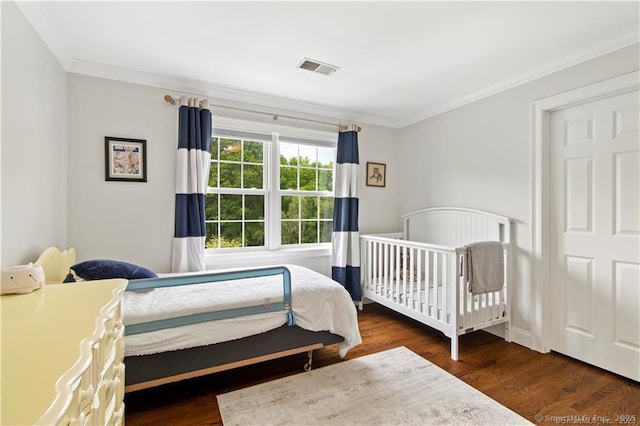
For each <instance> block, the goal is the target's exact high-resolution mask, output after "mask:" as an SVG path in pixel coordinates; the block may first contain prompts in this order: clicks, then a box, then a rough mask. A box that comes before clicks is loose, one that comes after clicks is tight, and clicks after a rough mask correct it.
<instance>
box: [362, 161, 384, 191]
mask: <svg viewBox="0 0 640 426" xmlns="http://www.w3.org/2000/svg"><path fill="white" fill-rule="evenodd" d="M386 181H387V165H386V164H385V163H371V162H368V161H367V180H366V182H367V186H378V187H381V188H384V187H385V185H386V183H387V182H386Z"/></svg>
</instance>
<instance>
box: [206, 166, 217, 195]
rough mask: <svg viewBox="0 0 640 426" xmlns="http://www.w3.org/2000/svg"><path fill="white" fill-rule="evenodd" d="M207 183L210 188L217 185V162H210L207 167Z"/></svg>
mask: <svg viewBox="0 0 640 426" xmlns="http://www.w3.org/2000/svg"><path fill="white" fill-rule="evenodd" d="M208 185H209V186H210V187H211V188H217V187H218V163H216V162H213V161H212V162H211V166H210V168H209V183H208Z"/></svg>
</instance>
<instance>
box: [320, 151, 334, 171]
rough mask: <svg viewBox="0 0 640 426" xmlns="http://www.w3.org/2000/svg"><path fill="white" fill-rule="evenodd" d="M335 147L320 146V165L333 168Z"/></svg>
mask: <svg viewBox="0 0 640 426" xmlns="http://www.w3.org/2000/svg"><path fill="white" fill-rule="evenodd" d="M333 152H334V150H333V148H318V167H321V168H325V169H333Z"/></svg>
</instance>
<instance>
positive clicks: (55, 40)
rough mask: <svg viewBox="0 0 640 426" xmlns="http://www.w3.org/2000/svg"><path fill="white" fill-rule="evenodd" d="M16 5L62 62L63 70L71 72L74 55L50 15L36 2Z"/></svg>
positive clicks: (24, 2)
mask: <svg viewBox="0 0 640 426" xmlns="http://www.w3.org/2000/svg"><path fill="white" fill-rule="evenodd" d="M14 4H15V5H16V6H18V9H20V11H21V12H22V14H23V15H24V16H25V18H27V21H29V22H30V23H31V26H32V27H33V28H34V30H35V31H36V32H37V33H38V35H39V36H40V38H41V39H42V40H43V41H44V43H45V44H46V45H47V47H48V48H49V50H50V51H51V53H53V56H55V58H56V59H57V60H58V62H60V65H62V68H64V69H65V71H69V68H71V64H72V62H73V55H72V54H71V52H70V51H69V47H68V45H67V43H66V42H65V41H64V38H63V37H62V35H61V34H60V31H59V30H58V29H57V28H56V26H55V25H54V24H53V22H52V21H51V19H50V18H49V15H47V14H46V13H45V11H44V10H43V9H42V7H41V6H40V5H38V3H36V2H29V1H17V2H15V3H14Z"/></svg>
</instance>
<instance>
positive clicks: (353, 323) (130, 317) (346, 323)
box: [122, 265, 362, 357]
mask: <svg viewBox="0 0 640 426" xmlns="http://www.w3.org/2000/svg"><path fill="white" fill-rule="evenodd" d="M286 267H287V268H288V269H289V271H290V272H291V289H292V307H293V311H294V313H295V315H296V325H298V326H299V327H301V328H304V329H306V330H310V331H329V332H331V333H334V334H337V335H340V336H342V337H344V341H343V342H342V343H340V346H339V352H340V356H341V357H344V356H345V355H346V354H347V351H348V350H349V349H351V348H352V347H354V346H356V345H357V344H359V343H361V342H362V339H361V337H360V331H359V329H358V318H357V312H356V308H355V306H354V304H353V301H352V300H351V296H350V295H349V293H348V292H347V291H346V290H345V289H344V287H343V286H341V285H340V284H338V283H337V282H335V281H333V280H331V279H329V278H327V277H326V276H324V275H322V274H319V273H317V272H314V271H312V270H310V269H307V268H304V267H301V266H296V265H286ZM209 272H212V271H209ZM269 301H271V302H281V301H282V277H281V276H271V277H261V278H250V279H243V280H234V281H223V282H217V283H206V284H194V285H188V286H180V287H171V288H157V289H154V290H153V291H150V292H147V293H136V292H129V291H127V292H125V295H124V298H123V304H122V316H123V319H124V324H125V325H131V324H137V323H140V322H146V321H152V320H158V319H164V318H171V317H175V316H182V315H190V314H196V313H201V312H208V311H211V310H212V307H215V310H224V309H231V308H238V307H243V306H250V305H257V304H263V303H265V302H267V303H268V302H269ZM286 320H287V319H286V312H285V311H282V312H270V313H265V314H257V315H247V316H242V317H235V318H228V319H221V320H216V321H209V322H205V323H199V324H192V325H187V326H180V327H175V328H170V329H165V330H157V331H153V332H149V333H142V334H135V335H131V336H126V337H125V356H133V355H147V354H152V353H157V352H165V351H172V350H178V349H185V348H190V347H195V346H204V345H208V344H213V343H219V342H224V341H228V340H234V339H239V338H242V337H247V336H250V335H253V334H259V333H264V332H266V331H269V330H272V329H275V328H278V327H280V326H281V325H283V324H285V323H286Z"/></svg>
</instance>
